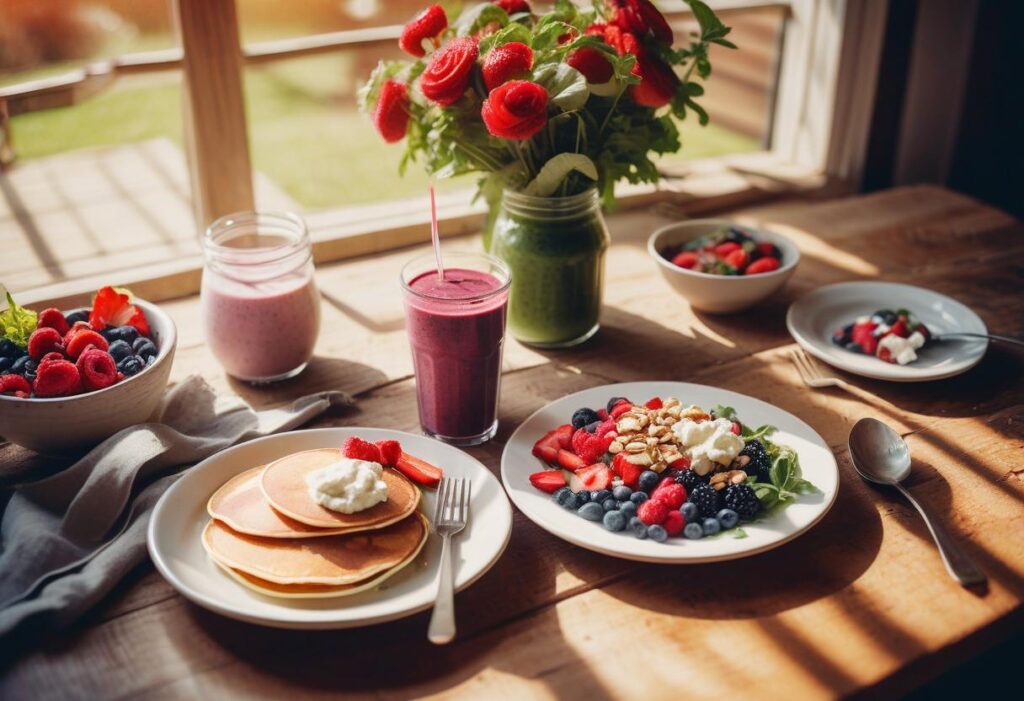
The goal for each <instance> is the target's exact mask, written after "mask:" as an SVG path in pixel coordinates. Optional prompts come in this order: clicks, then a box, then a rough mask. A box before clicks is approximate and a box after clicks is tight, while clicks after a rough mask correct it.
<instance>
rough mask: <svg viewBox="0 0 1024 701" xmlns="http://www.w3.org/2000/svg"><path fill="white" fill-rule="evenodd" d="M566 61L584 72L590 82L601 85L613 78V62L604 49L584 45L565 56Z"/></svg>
mask: <svg viewBox="0 0 1024 701" xmlns="http://www.w3.org/2000/svg"><path fill="white" fill-rule="evenodd" d="M565 62H566V63H568V64H569V65H570V66H572V67H573V68H575V69H576V70H578V71H579V72H580V73H582V74H583V77H584V78H586V79H587V82H588V83H593V84H595V85H599V84H601V83H607V82H608V81H609V80H611V79H612V64H610V63H608V58H607V57H606V56H605V55H604V52H603V51H599V50H598V49H595V48H593V47H592V46H584V47H582V48H580V49H576V50H575V51H573V52H572V53H571V54H569V55H568V56H566V57H565Z"/></svg>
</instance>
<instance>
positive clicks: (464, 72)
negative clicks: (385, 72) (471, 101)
mask: <svg viewBox="0 0 1024 701" xmlns="http://www.w3.org/2000/svg"><path fill="white" fill-rule="evenodd" d="M476 57H477V48H476V41H474V40H473V39H470V38H469V37H458V38H456V39H452V40H451V41H450V42H448V44H447V46H445V47H443V48H441V49H440V50H439V51H437V52H436V53H435V54H434V56H433V58H431V59H430V65H429V66H427V69H426V70H425V71H423V75H421V76H420V90H422V91H423V94H424V95H425V96H426V97H427V99H429V100H433V101H434V102H436V103H437V104H439V105H441V106H442V107H447V106H448V105H450V104H452V103H454V102H455V101H456V100H458V99H459V98H460V97H462V96H463V95H464V94H465V92H466V88H467V87H468V86H469V78H470V75H471V74H472V72H473V65H474V64H475V63H476Z"/></svg>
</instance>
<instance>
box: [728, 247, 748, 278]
mask: <svg viewBox="0 0 1024 701" xmlns="http://www.w3.org/2000/svg"><path fill="white" fill-rule="evenodd" d="M725 262H726V263H728V264H729V265H731V266H732V267H734V268H736V269H737V270H739V271H740V272H741V273H742V272H743V269H744V268H746V267H747V264H748V263H749V262H750V255H749V254H748V253H747V252H746V251H744V250H743V249H742V248H737V249H736V250H735V251H733V252H732V253H730V254H729V255H727V256H726V257H725Z"/></svg>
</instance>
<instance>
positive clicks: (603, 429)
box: [594, 412, 615, 438]
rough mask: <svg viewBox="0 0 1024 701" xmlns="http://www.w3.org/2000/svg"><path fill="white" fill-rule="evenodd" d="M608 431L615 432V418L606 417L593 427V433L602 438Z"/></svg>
mask: <svg viewBox="0 0 1024 701" xmlns="http://www.w3.org/2000/svg"><path fill="white" fill-rule="evenodd" d="M605 413H608V412H605ZM609 433H615V419H613V418H611V417H608V418H606V419H605V420H604V421H602V422H601V423H599V424H598V425H597V428H596V429H594V435H595V436H600V437H601V438H604V437H605V436H607V435H608V434H609Z"/></svg>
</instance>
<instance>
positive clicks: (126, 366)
mask: <svg viewBox="0 0 1024 701" xmlns="http://www.w3.org/2000/svg"><path fill="white" fill-rule="evenodd" d="M144 367H145V365H144V364H143V362H142V360H141V359H140V358H139V356H137V355H129V356H128V357H126V358H124V359H123V360H122V361H121V362H120V363H117V369H118V370H120V371H121V372H123V373H124V374H125V377H131V376H132V375H138V374H139V373H140V372H142V369H143V368H144Z"/></svg>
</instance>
